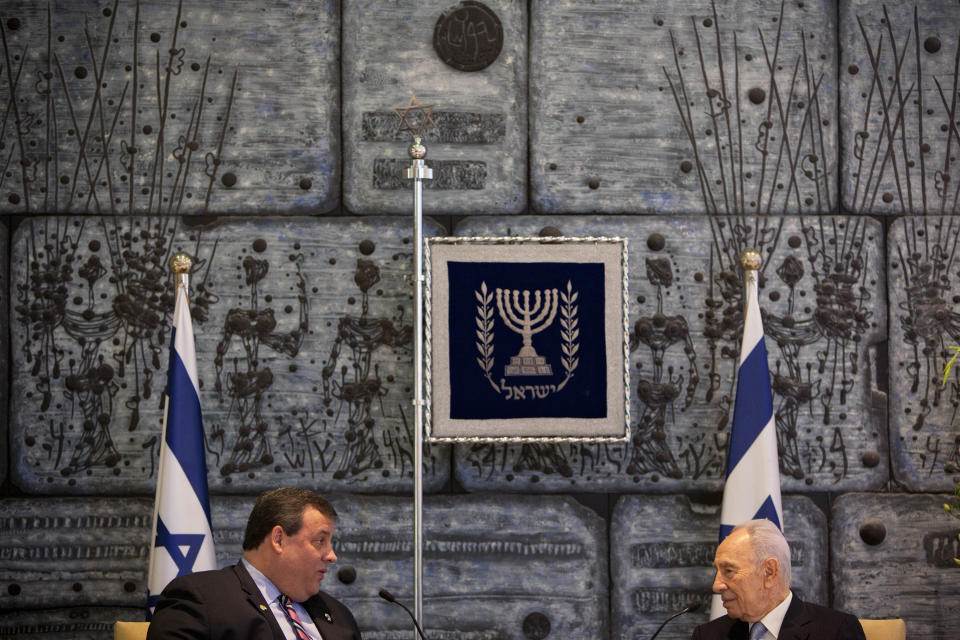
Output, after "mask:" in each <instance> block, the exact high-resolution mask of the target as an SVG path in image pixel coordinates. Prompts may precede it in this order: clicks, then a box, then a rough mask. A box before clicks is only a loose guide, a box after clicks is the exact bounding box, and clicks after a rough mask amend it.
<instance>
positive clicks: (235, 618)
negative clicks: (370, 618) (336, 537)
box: [147, 487, 361, 640]
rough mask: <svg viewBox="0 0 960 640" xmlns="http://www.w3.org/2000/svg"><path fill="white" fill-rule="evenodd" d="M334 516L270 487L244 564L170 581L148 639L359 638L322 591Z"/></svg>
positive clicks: (302, 493)
mask: <svg viewBox="0 0 960 640" xmlns="http://www.w3.org/2000/svg"><path fill="white" fill-rule="evenodd" d="M336 518H337V512H336V511H335V510H334V508H333V506H331V505H330V503H329V502H327V501H326V500H324V499H323V498H322V497H320V496H319V495H317V494H316V493H314V492H312V491H308V490H306V489H298V488H296V487H284V488H281V489H273V490H271V491H267V492H265V493H262V494H260V497H259V498H257V502H256V504H254V506H253V510H252V511H251V512H250V517H249V519H248V520H247V529H246V532H245V533H244V536H243V559H242V560H241V561H240V562H238V563H237V564H236V565H233V566H231V567H226V568H223V569H219V570H216V571H202V572H200V573H193V574H189V575H185V576H181V577H179V578H176V579H175V580H173V581H171V582H170V584H168V585H167V587H166V588H165V589H164V590H163V592H162V593H161V594H160V599H159V601H158V602H157V608H156V611H155V612H154V614H153V619H152V620H151V621H150V628H149V631H148V633H147V638H148V640H153V639H158V638H198V639H199V638H204V639H208V640H216V639H218V638H224V639H226V638H249V639H251V640H261V639H262V640H360V637H361V636H360V629H359V628H358V627H357V622H356V620H354V618H353V614H351V613H350V610H349V609H347V608H346V607H345V606H344V605H343V604H341V603H340V601H338V600H336V599H335V598H333V597H331V596H329V595H327V594H326V593H324V592H323V591H320V581H321V580H323V576H324V574H325V573H326V571H327V566H328V565H330V564H333V563H335V562H336V561H337V556H336V554H335V553H334V552H333V547H332V546H331V545H332V541H333V529H334V524H335V522H336Z"/></svg>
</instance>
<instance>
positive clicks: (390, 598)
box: [380, 589, 700, 640]
mask: <svg viewBox="0 0 960 640" xmlns="http://www.w3.org/2000/svg"><path fill="white" fill-rule="evenodd" d="M380 597H381V598H383V599H384V600H386V601H387V602H392V603H393V604H395V605H399V606H400V607H403V610H404V611H406V612H407V615H408V616H410V619H411V620H413V624H414V625H415V626H416V627H417V633H419V634H420V640H427V637H426V636H425V635H423V629H421V628H420V623H419V622H417V619H416V618H415V617H414V616H413V612H412V611H410V609H407V607H406V606H405V605H404V604H403V603H402V602H400V601H399V600H397V599H396V598H394V597H393V594H392V593H390V592H389V591H387V590H386V589H380ZM699 604H700V603H699V602H698V603H697V605H698V606H699ZM681 613H683V612H681ZM677 615H680V614H679V613H678V614H677Z"/></svg>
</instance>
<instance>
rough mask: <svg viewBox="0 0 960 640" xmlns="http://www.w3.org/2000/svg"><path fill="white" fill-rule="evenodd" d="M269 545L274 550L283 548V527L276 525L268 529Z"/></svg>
mask: <svg viewBox="0 0 960 640" xmlns="http://www.w3.org/2000/svg"><path fill="white" fill-rule="evenodd" d="M269 539H270V546H271V547H272V548H273V550H274V551H280V550H281V549H282V548H283V527H281V526H280V525H276V526H275V527H274V528H273V529H271V530H270V538H269Z"/></svg>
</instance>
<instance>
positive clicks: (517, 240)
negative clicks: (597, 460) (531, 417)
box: [422, 236, 630, 444]
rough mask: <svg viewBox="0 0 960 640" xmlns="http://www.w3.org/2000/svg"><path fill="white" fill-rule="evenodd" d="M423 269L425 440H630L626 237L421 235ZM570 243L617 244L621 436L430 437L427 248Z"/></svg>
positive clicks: (429, 271) (429, 272) (430, 306)
mask: <svg viewBox="0 0 960 640" xmlns="http://www.w3.org/2000/svg"><path fill="white" fill-rule="evenodd" d="M423 243H424V247H423V249H424V251H423V256H424V272H425V278H424V279H425V283H426V291H425V293H424V306H425V307H426V309H425V312H424V336H422V339H423V341H424V347H425V349H424V351H423V354H424V355H423V357H424V364H423V370H424V396H425V398H424V408H423V411H424V429H425V431H426V435H425V437H426V441H427V442H430V443H437V444H443V443H481V442H482V443H503V444H511V443H518V444H519V443H528V442H535V443H542V444H564V443H571V442H609V443H612V442H627V441H629V440H630V323H629V318H628V308H629V300H630V295H629V287H628V277H629V269H628V263H627V243H628V239H627V238H622V237H605V236H586V237H566V236H558V237H536V236H515V237H511V236H466V237H455V236H449V237H436V238H424V241H423ZM572 243H580V244H585V243H608V244H620V245H621V249H620V265H621V273H622V277H621V287H620V288H621V293H622V295H621V305H620V306H621V309H622V313H621V322H622V325H623V331H622V336H623V340H622V343H623V390H624V393H623V403H624V407H623V411H624V430H623V435H622V436H617V437H609V436H548V437H544V436H503V437H489V436H461V437H441V436H434V435H433V434H432V431H431V428H432V426H433V338H432V336H433V331H432V328H433V325H432V311H433V304H432V302H433V287H432V263H431V252H430V247H431V245H434V244H490V245H509V244H572Z"/></svg>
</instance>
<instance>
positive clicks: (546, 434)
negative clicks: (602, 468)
mask: <svg viewBox="0 0 960 640" xmlns="http://www.w3.org/2000/svg"><path fill="white" fill-rule="evenodd" d="M427 258H428V268H427V269H428V274H429V279H428V286H427V337H428V341H427V362H426V365H427V371H428V376H427V394H428V398H427V402H428V407H429V408H430V410H429V411H428V412H427V420H426V425H427V432H428V438H430V439H433V440H444V439H453V440H456V439H460V438H469V439H478V438H480V439H482V438H494V439H501V438H506V439H536V440H544V439H545V440H549V439H581V438H583V439H611V438H623V437H624V436H625V433H626V432H627V429H628V426H627V425H628V415H629V406H628V401H627V398H628V397H629V396H628V392H627V386H628V380H627V375H628V371H627V367H626V366H625V363H626V357H625V351H626V347H627V331H626V327H627V324H626V312H625V309H626V284H625V280H626V279H625V277H624V275H625V273H626V250H625V241H623V240H619V239H607V238H601V239H596V238H591V239H576V238H563V239H561V240H560V241H558V239H557V238H551V239H550V242H549V243H545V242H543V241H542V240H540V239H524V238H519V239H518V238H502V239H499V238H431V239H430V240H429V241H428V251H427Z"/></svg>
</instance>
